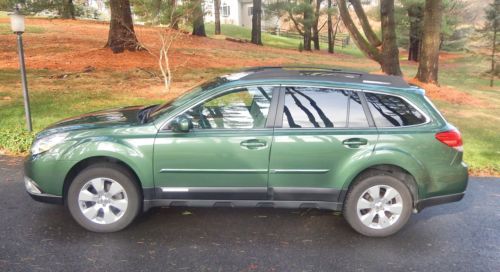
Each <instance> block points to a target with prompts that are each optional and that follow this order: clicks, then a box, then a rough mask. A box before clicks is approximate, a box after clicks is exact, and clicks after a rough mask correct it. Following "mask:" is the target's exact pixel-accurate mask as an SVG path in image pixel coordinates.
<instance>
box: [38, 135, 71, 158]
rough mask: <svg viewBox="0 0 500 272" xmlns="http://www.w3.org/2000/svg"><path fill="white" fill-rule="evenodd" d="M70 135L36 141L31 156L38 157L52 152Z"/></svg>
mask: <svg viewBox="0 0 500 272" xmlns="http://www.w3.org/2000/svg"><path fill="white" fill-rule="evenodd" d="M66 136H68V133H57V134H54V135H50V136H47V137H44V138H41V139H38V140H36V141H35V142H34V143H33V145H32V146H31V154H33V155H36V154H40V153H43V152H45V151H48V150H50V149H51V148H53V147H54V146H56V145H58V144H60V143H62V142H64V140H65V139H66Z"/></svg>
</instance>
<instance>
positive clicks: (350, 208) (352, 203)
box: [343, 171, 413, 237]
mask: <svg viewBox="0 0 500 272" xmlns="http://www.w3.org/2000/svg"><path fill="white" fill-rule="evenodd" d="M377 185H382V186H384V185H385V186H390V187H392V188H394V189H396V190H397V191H398V192H399V194H400V196H401V199H402V204H403V208H402V211H401V214H400V216H399V218H398V219H397V221H396V222H394V223H393V225H391V226H389V227H386V228H383V229H374V228H371V227H369V226H366V225H365V224H363V222H362V221H361V219H360V218H359V216H358V211H357V203H358V200H359V199H360V198H361V197H362V194H363V193H364V192H365V191H366V190H368V189H369V188H371V187H373V186H377ZM412 207H413V204H412V196H411V193H410V190H409V189H408V187H407V186H406V185H405V184H404V182H403V181H401V180H399V179H397V178H396V177H393V176H391V175H389V174H388V173H385V172H378V171H377V172H373V173H371V174H369V175H364V176H363V177H361V178H360V179H358V180H357V181H356V182H355V183H354V184H353V186H352V187H351V188H350V190H349V192H348V194H347V196H346V199H345V201H344V207H343V214H344V218H345V219H346V220H347V222H348V223H349V224H350V225H351V227H352V228H353V229H354V230H356V231H357V232H359V233H360V234H363V235H365V236H369V237H386V236H389V235H392V234H394V233H396V232H398V231H399V230H400V229H401V228H402V227H403V226H404V225H405V224H406V223H407V222H408V219H409V218H410V216H411V212H412Z"/></svg>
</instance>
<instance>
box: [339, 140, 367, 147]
mask: <svg viewBox="0 0 500 272" xmlns="http://www.w3.org/2000/svg"><path fill="white" fill-rule="evenodd" d="M342 144H343V145H345V146H347V147H350V148H358V147H360V146H362V145H367V144H368V140H367V139H364V138H349V139H346V140H344V141H342Z"/></svg>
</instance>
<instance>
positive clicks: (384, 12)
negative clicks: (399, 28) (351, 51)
mask: <svg viewBox="0 0 500 272" xmlns="http://www.w3.org/2000/svg"><path fill="white" fill-rule="evenodd" d="M380 20H381V26H382V63H381V66H382V71H384V73H386V74H388V75H396V76H400V75H402V72H401V68H400V67H399V49H398V45H397V40H396V22H395V20H394V0H381V1H380Z"/></svg>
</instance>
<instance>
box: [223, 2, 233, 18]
mask: <svg viewBox="0 0 500 272" xmlns="http://www.w3.org/2000/svg"><path fill="white" fill-rule="evenodd" d="M229 15H231V7H230V6H228V5H227V4H222V17H229Z"/></svg>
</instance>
